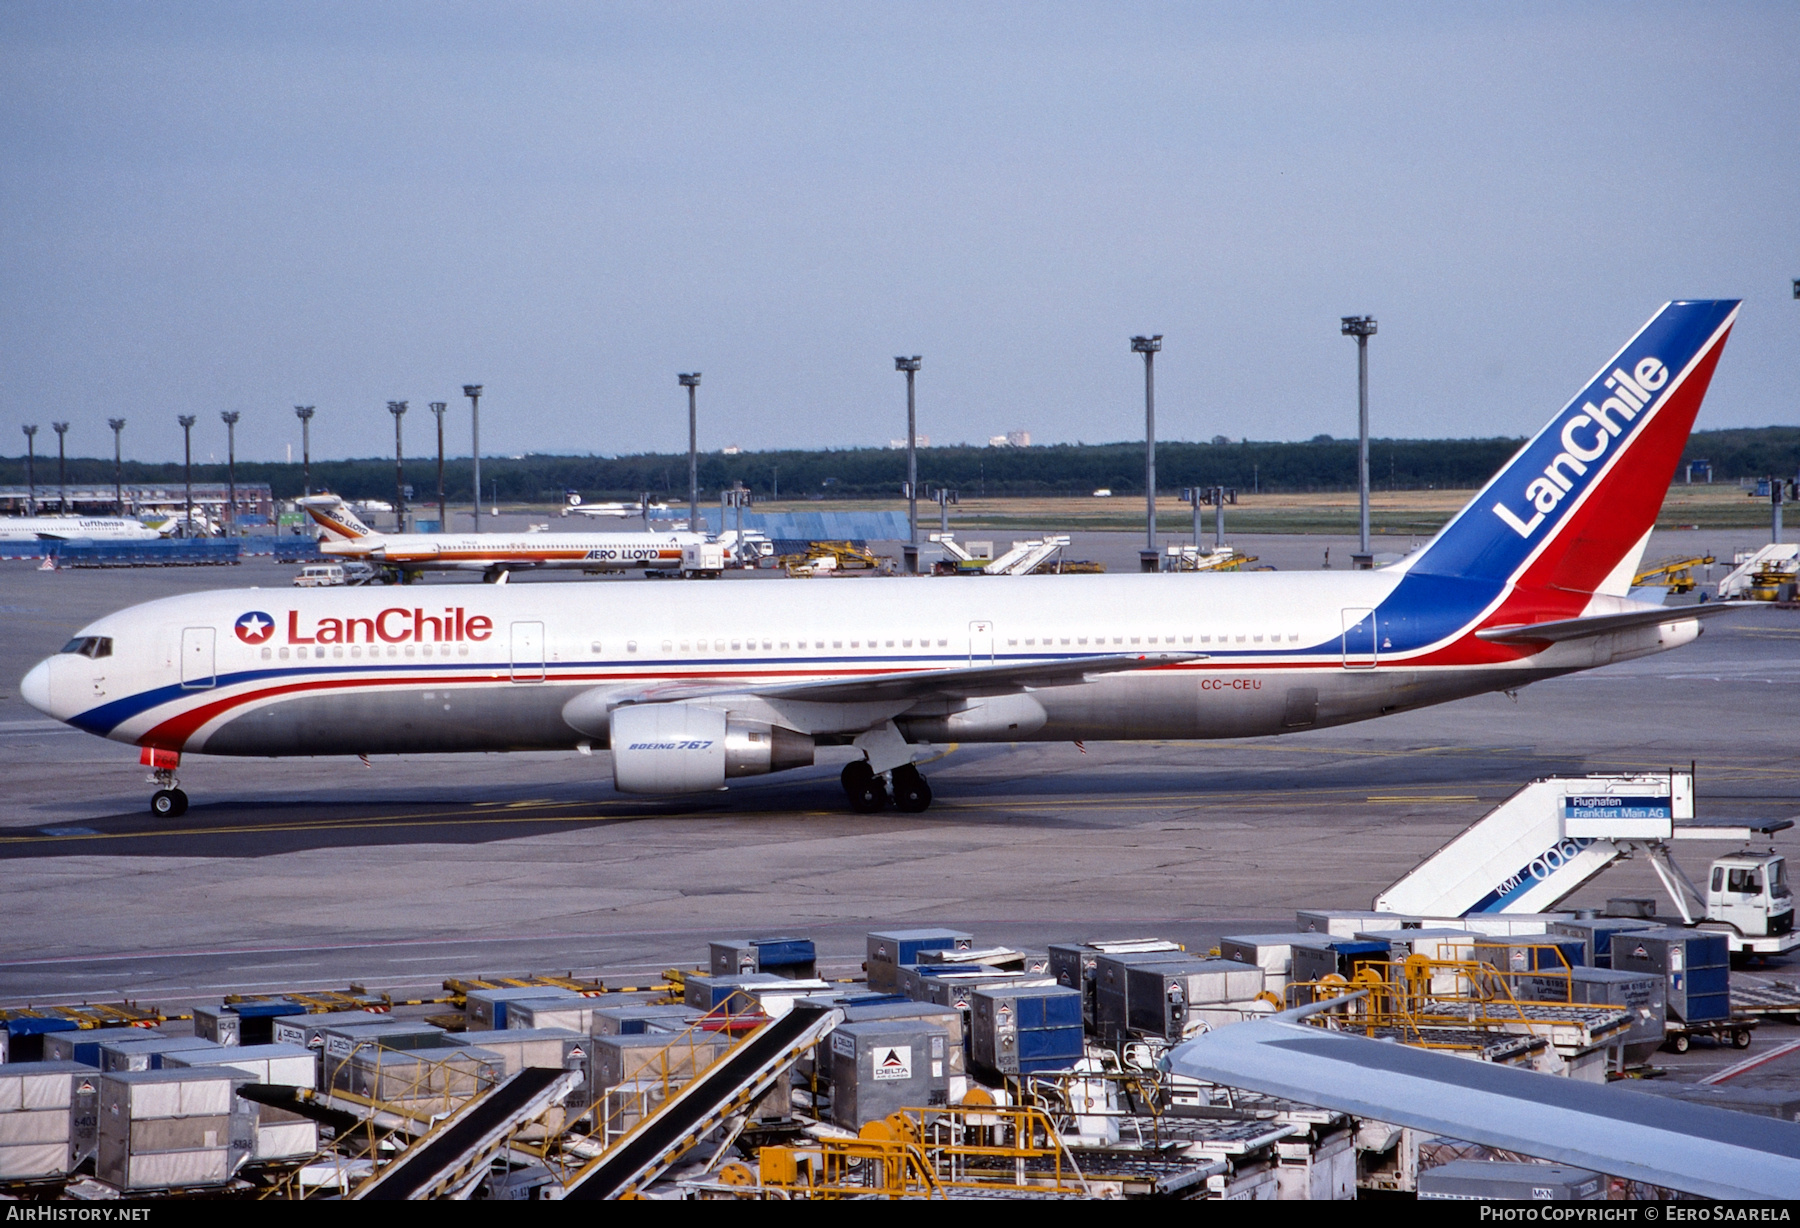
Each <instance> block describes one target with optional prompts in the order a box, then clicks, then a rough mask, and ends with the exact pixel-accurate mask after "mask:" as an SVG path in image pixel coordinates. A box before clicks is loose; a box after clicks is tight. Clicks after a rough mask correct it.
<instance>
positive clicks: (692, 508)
mask: <svg viewBox="0 0 1800 1228" xmlns="http://www.w3.org/2000/svg"><path fill="white" fill-rule="evenodd" d="M675 382H676V383H677V384H679V385H681V387H683V388H686V389H687V392H688V532H689V533H698V532H700V426H699V417H698V412H697V410H696V409H695V404H694V396H695V390H696V389H698V388H699V387H700V372H698V371H691V372H687V373H684V374H678V375H676V376H675ZM724 516H725V514H724V513H723V512H720V513H719V532H721V533H723V532H724V531H725V519H724Z"/></svg>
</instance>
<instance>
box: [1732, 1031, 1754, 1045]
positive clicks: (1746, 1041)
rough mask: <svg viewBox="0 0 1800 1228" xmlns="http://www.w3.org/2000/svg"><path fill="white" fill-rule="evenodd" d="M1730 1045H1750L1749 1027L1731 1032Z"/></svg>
mask: <svg viewBox="0 0 1800 1228" xmlns="http://www.w3.org/2000/svg"><path fill="white" fill-rule="evenodd" d="M1731 1047H1732V1048H1733V1049H1748V1048H1749V1047H1750V1029H1749V1028H1739V1029H1738V1030H1737V1031H1735V1032H1733V1033H1732V1034H1731Z"/></svg>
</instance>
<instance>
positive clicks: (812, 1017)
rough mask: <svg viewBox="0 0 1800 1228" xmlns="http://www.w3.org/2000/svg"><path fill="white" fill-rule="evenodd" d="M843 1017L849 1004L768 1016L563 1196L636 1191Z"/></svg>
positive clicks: (569, 1186)
mask: <svg viewBox="0 0 1800 1228" xmlns="http://www.w3.org/2000/svg"><path fill="white" fill-rule="evenodd" d="M843 1020H844V1012H843V1011H841V1010H835V1009H830V1008H824V1007H815V1006H795V1007H794V1008H793V1009H792V1010H791V1011H789V1012H788V1013H787V1014H785V1015H783V1016H781V1017H780V1018H778V1019H772V1020H770V1021H769V1022H768V1023H766V1024H764V1025H763V1026H761V1027H760V1028H758V1029H756V1031H754V1032H752V1033H750V1034H749V1035H748V1036H746V1037H745V1038H744V1039H743V1040H741V1041H739V1042H738V1043H737V1044H736V1045H734V1046H732V1047H731V1048H730V1049H729V1050H727V1051H726V1053H725V1055H724V1056H723V1057H721V1058H720V1059H719V1060H718V1061H716V1062H714V1063H713V1064H712V1065H711V1066H709V1067H707V1068H706V1069H705V1070H704V1071H702V1072H701V1073H700V1074H699V1075H698V1076H696V1077H695V1078H694V1079H693V1080H692V1081H691V1082H689V1083H688V1084H687V1085H686V1086H685V1087H683V1088H682V1089H681V1090H680V1091H678V1092H676V1093H675V1094H674V1095H672V1096H670V1097H669V1098H668V1099H667V1100H665V1101H663V1103H662V1105H661V1107H659V1108H658V1109H657V1110H656V1111H655V1112H653V1113H651V1114H650V1115H648V1116H647V1117H645V1118H644V1119H643V1120H641V1121H639V1122H638V1123H637V1124H636V1125H635V1126H633V1127H632V1128H631V1130H630V1131H629V1132H627V1133H626V1134H625V1135H624V1136H623V1137H622V1138H620V1139H619V1141H618V1142H617V1143H615V1144H613V1145H612V1146H611V1147H609V1148H607V1150H606V1151H605V1152H604V1153H603V1154H602V1155H600V1156H599V1157H597V1158H596V1159H595V1160H593V1161H592V1162H591V1163H589V1164H587V1165H586V1166H585V1167H583V1168H581V1169H580V1170H579V1171H577V1172H576V1173H575V1175H574V1176H573V1177H571V1178H570V1179H569V1181H568V1183H567V1185H566V1186H565V1187H564V1193H563V1197H564V1198H579V1199H606V1198H624V1197H629V1196H631V1195H633V1194H635V1193H637V1192H638V1191H639V1190H641V1189H643V1188H644V1187H645V1186H647V1185H649V1184H650V1183H651V1182H652V1181H654V1180H656V1178H657V1177H659V1176H661V1175H662V1174H663V1173H664V1172H666V1171H667V1170H668V1169H669V1168H670V1166H672V1165H673V1164H675V1162H676V1161H678V1160H680V1159H681V1157H682V1156H683V1155H685V1154H686V1153H687V1151H688V1150H689V1149H690V1148H692V1147H693V1146H694V1145H695V1144H696V1143H698V1142H699V1141H700V1140H701V1139H702V1138H704V1137H705V1136H706V1135H707V1134H708V1133H710V1132H711V1131H712V1130H714V1129H715V1128H717V1127H718V1126H720V1125H723V1124H724V1123H725V1121H726V1119H727V1118H729V1117H731V1116H732V1115H733V1114H736V1113H741V1112H742V1111H743V1110H745V1109H746V1108H748V1107H749V1106H750V1105H751V1104H752V1103H754V1102H755V1101H756V1100H757V1099H759V1098H760V1097H762V1096H764V1095H766V1094H767V1093H768V1091H769V1090H770V1089H771V1088H772V1087H774V1086H775V1085H776V1083H777V1082H778V1081H779V1080H781V1079H783V1078H785V1077H786V1076H787V1072H788V1070H789V1068H790V1067H791V1066H792V1065H793V1064H794V1062H795V1061H797V1060H798V1059H799V1058H800V1057H801V1055H803V1054H804V1053H805V1052H806V1051H807V1050H808V1049H811V1048H812V1047H813V1046H814V1045H816V1044H818V1043H819V1042H820V1041H821V1040H823V1039H825V1037H826V1036H827V1035H829V1034H830V1033H831V1030H832V1029H833V1028H835V1027H837V1025H838V1024H840V1023H842V1022H843Z"/></svg>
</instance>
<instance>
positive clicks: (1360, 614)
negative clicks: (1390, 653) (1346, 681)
mask: <svg viewBox="0 0 1800 1228" xmlns="http://www.w3.org/2000/svg"><path fill="white" fill-rule="evenodd" d="M1343 613H1344V668H1345V669H1374V668H1375V661H1376V648H1375V646H1376V644H1377V643H1378V642H1379V641H1378V640H1377V639H1376V636H1375V611H1374V610H1368V609H1350V610H1345V611H1344V612H1343Z"/></svg>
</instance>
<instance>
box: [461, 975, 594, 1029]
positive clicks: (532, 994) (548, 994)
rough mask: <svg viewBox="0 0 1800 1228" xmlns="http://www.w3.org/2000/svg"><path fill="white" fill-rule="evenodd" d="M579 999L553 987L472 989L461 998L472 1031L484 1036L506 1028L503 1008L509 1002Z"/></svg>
mask: <svg viewBox="0 0 1800 1228" xmlns="http://www.w3.org/2000/svg"><path fill="white" fill-rule="evenodd" d="M580 996H581V995H580V994H578V993H576V992H575V991H574V990H572V989H561V988H558V987H557V986H555V985H524V986H508V987H507V988H505V989H471V990H470V991H469V992H468V993H466V994H464V995H463V1014H464V1015H466V1016H467V1017H468V1020H469V1027H470V1029H471V1030H473V1031H478V1032H486V1031H490V1030H494V1029H498V1028H504V1027H505V1026H506V1004H507V1003H508V1002H522V1001H532V1002H536V1001H538V1000H540V999H543V998H579V997H580Z"/></svg>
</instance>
